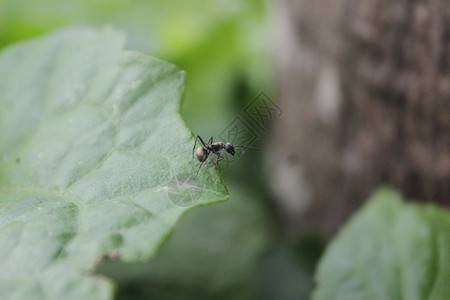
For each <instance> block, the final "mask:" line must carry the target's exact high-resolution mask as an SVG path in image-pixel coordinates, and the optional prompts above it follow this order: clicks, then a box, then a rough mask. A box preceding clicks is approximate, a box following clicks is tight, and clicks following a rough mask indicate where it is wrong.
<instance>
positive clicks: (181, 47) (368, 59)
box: [0, 0, 450, 299]
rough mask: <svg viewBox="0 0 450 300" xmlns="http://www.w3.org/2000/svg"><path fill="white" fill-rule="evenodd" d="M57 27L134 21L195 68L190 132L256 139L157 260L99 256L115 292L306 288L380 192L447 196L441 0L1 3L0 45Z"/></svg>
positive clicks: (448, 103) (143, 295)
mask: <svg viewBox="0 0 450 300" xmlns="http://www.w3.org/2000/svg"><path fill="white" fill-rule="evenodd" d="M62 26H93V27H97V28H102V27H104V26H112V27H113V28H115V29H118V30H122V31H124V32H125V33H126V34H127V36H128V41H127V46H126V48H127V49H133V50H138V51H141V52H144V53H146V54H149V55H151V56H155V57H158V58H160V59H164V60H166V61H169V62H172V63H174V64H176V65H178V66H179V67H180V68H182V69H184V70H186V75H187V77H186V78H187V83H186V84H187V85H186V94H185V99H184V102H183V104H182V107H181V111H180V112H181V115H182V117H183V118H184V120H185V122H186V124H187V126H188V127H189V128H190V129H191V130H192V131H193V132H194V133H195V134H199V135H201V136H202V137H203V138H204V139H205V141H206V139H209V137H210V136H214V137H215V140H230V141H232V142H235V143H241V144H244V145H249V146H254V147H257V148H259V150H248V151H246V152H245V153H244V154H243V155H240V156H238V157H236V158H234V159H233V160H232V161H225V162H224V164H223V168H224V170H223V175H224V177H225V182H226V184H227V187H228V189H229V193H230V200H229V201H228V202H226V203H221V204H215V205H212V206H209V207H203V208H199V209H194V210H193V211H190V212H189V213H187V214H186V215H185V216H184V217H183V218H182V220H181V221H180V223H179V224H178V225H177V226H176V228H175V231H174V234H173V235H172V237H171V238H170V239H169V240H168V242H167V244H166V245H164V247H163V248H162V249H161V250H160V252H159V254H158V255H157V256H156V257H155V259H154V260H153V261H151V262H150V263H148V264H145V265H124V264H121V263H117V262H114V263H109V264H107V265H105V266H102V267H101V269H100V271H99V272H101V273H103V274H106V275H107V276H109V277H112V278H114V279H115V280H116V282H118V299H149V298H156V299H252V298H253V299H308V298H309V294H310V292H311V290H312V288H313V287H314V283H313V274H314V270H315V266H316V263H317V261H318V259H319V258H320V255H321V253H322V251H323V249H324V246H325V245H326V243H327V241H328V240H329V239H330V238H331V237H333V236H334V235H335V234H336V232H337V230H338V229H339V228H340V226H341V225H342V224H343V223H344V222H345V221H346V220H347V219H348V218H349V217H350V216H351V215H352V214H353V213H354V212H355V211H356V210H357V209H358V208H359V207H360V206H361V205H362V204H363V202H364V201H365V199H367V197H368V196H369V195H370V193H371V192H372V191H373V190H374V189H375V188H376V187H378V186H380V185H382V184H390V185H393V186H395V187H396V188H397V189H399V190H400V191H401V192H402V193H403V194H404V195H405V196H406V197H408V198H414V199H417V200H418V201H426V202H436V203H438V204H440V205H445V206H449V205H450V46H449V45H450V4H449V3H448V1H446V0H434V1H421V0H416V1H400V0H396V1H382V0H367V1H358V0H320V1H307V0H297V1H295V0H278V1H275V0H274V1H259V0H247V1H235V0H226V1H225V0H217V1H204V0H191V1H187V0H172V1H162V0H153V1H144V0H137V1H125V0H109V1H106V0H89V1H88V0H79V1H69V0H47V1H29V0H0V47H1V48H3V47H5V46H7V45H9V44H11V43H14V42H18V41H21V40H25V39H28V38H31V37H36V36H39V35H42V34H45V33H47V32H49V31H52V30H54V29H57V28H59V27H62ZM186 151H191V150H190V149H187V150H186ZM207 167H213V166H207Z"/></svg>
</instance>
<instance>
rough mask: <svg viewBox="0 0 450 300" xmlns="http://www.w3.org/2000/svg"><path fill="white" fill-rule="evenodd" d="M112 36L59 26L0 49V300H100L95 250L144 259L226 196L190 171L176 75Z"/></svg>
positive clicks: (104, 286)
mask: <svg viewBox="0 0 450 300" xmlns="http://www.w3.org/2000/svg"><path fill="white" fill-rule="evenodd" d="M123 43H124V37H123V36H122V34H120V33H118V32H115V31H113V30H110V29H105V30H102V31H101V32H96V31H93V30H90V29H79V28H78V29H66V30H62V31H58V32H55V33H53V34H51V35H49V36H47V37H44V38H41V39H37V40H33V41H30V42H26V43H23V44H19V45H16V46H12V47H10V48H7V49H6V50H4V51H3V52H2V53H1V54H0V299H111V298H112V297H113V295H112V290H113V289H112V284H111V282H110V281H109V280H108V279H106V278H103V277H101V276H94V275H92V272H93V270H94V269H95V267H96V265H97V264H98V263H99V262H100V261H101V260H102V258H103V257H105V256H106V255H110V256H112V257H115V258H120V259H121V260H122V261H125V262H142V261H147V260H149V259H150V258H151V257H152V256H153V255H154V253H155V251H156V250H157V249H158V248H159V247H160V246H161V244H162V243H163V242H164V241H165V239H167V237H168V235H169V234H170V232H171V230H172V229H173V227H174V225H175V223H176V222H177V220H178V219H179V218H180V216H181V215H182V214H183V213H184V212H185V211H186V210H188V209H190V208H191V207H195V206H199V205H205V204H209V203H213V202H218V201H223V200H225V199H226V198H227V196H228V193H227V190H226V188H225V186H224V185H223V182H222V180H221V179H220V177H219V176H218V174H217V172H215V171H214V168H212V167H210V166H207V167H205V168H202V170H201V172H200V175H199V177H198V178H197V177H195V174H196V172H197V169H198V162H197V163H196V162H190V160H191V155H192V145H193V136H192V134H191V133H190V132H189V130H188V129H186V128H185V126H184V124H183V121H182V120H181V118H180V116H179V114H178V110H179V104H180V99H181V97H182V93H183V90H184V74H183V72H182V71H180V70H179V69H178V68H176V67H175V66H173V65H171V64H168V63H166V62H163V61H160V60H157V59H155V58H152V57H149V56H146V55H143V54H140V53H136V52H131V51H125V50H123Z"/></svg>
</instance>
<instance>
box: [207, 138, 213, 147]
mask: <svg viewBox="0 0 450 300" xmlns="http://www.w3.org/2000/svg"><path fill="white" fill-rule="evenodd" d="M212 143H213V137H211V138H210V139H209V141H208V145H210V146H211V145H212Z"/></svg>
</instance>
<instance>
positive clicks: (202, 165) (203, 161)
mask: <svg viewBox="0 0 450 300" xmlns="http://www.w3.org/2000/svg"><path fill="white" fill-rule="evenodd" d="M205 161H206V160H204V161H202V163H201V164H200V167H198V170H197V174H195V177H197V176H198V172H200V169H201V168H202V166H203V163H204V162H205Z"/></svg>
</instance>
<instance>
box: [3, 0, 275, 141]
mask: <svg viewBox="0 0 450 300" xmlns="http://www.w3.org/2000/svg"><path fill="white" fill-rule="evenodd" d="M67 25H91V26H95V27H103V26H105V25H112V26H113V27H114V28H116V29H121V30H125V31H126V33H127V36H128V37H129V40H128V45H127V47H126V48H128V49H134V50H139V51H142V52H144V53H147V54H149V55H152V56H155V57H158V58H161V59H164V60H167V61H170V62H172V63H175V64H177V65H178V66H179V67H180V68H182V69H184V70H186V71H187V91H186V101H185V102H184V105H183V106H182V115H183V117H184V118H185V121H186V122H187V123H188V125H189V126H190V127H191V129H192V130H193V131H194V132H196V133H197V132H198V133H201V134H203V135H217V132H218V131H220V130H221V129H223V128H224V127H225V126H226V125H227V124H228V122H230V121H231V120H232V119H233V117H234V116H235V114H236V109H240V108H241V107H242V106H243V102H245V101H248V100H249V99H251V98H252V97H254V96H256V94H257V93H259V92H260V91H266V92H270V90H271V86H270V82H271V78H270V77H271V75H270V74H271V72H270V69H271V68H270V67H271V66H270V63H269V47H268V45H269V34H268V17H267V9H266V7H265V4H264V2H263V1H260V0H248V1H237V0H219V1H205V0H192V1H186V0H172V1H163V0H157V1H148V0H138V1H125V0H113V1H106V0H81V1H73V0H48V1H29V0H0V47H3V46H5V45H7V44H10V43H12V42H16V41H19V40H24V39H27V38H30V37H34V36H38V35H40V34H43V33H46V32H48V31H50V30H53V29H55V28H59V27H61V26H67ZM243 86H244V87H245V91H246V92H245V93H244V94H242V93H241V92H240V90H242V87H243Z"/></svg>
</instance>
